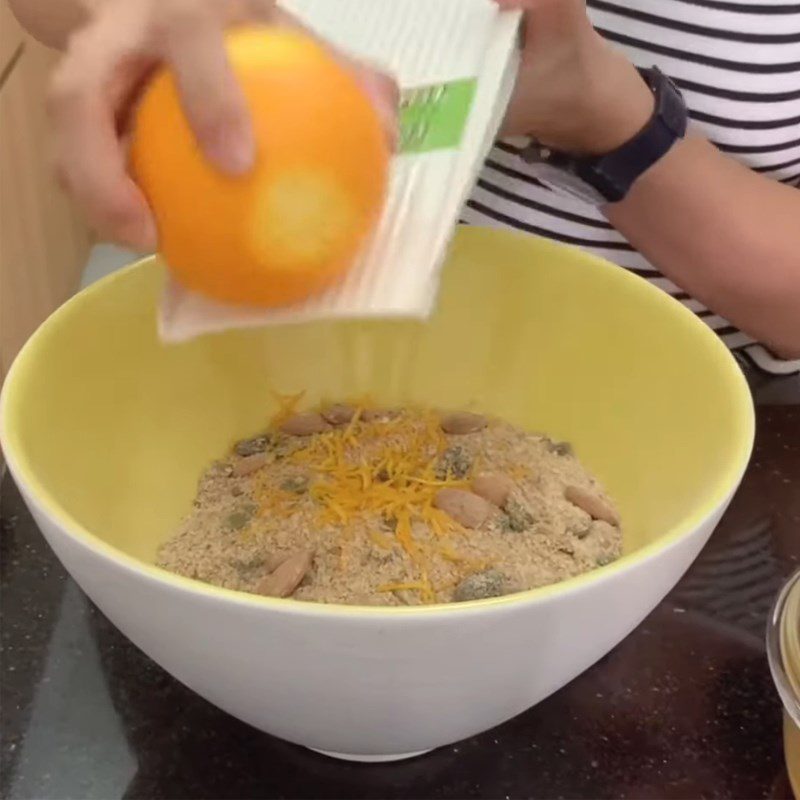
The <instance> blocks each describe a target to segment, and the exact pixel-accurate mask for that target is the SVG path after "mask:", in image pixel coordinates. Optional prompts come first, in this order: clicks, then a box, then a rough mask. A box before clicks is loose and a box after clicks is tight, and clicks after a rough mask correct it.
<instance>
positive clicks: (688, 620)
mask: <svg viewBox="0 0 800 800" xmlns="http://www.w3.org/2000/svg"><path fill="white" fill-rule="evenodd" d="M2 525H3V527H2V533H0V547H1V548H2V550H1V551H0V556H1V558H2V562H1V563H2V575H1V576H0V577H1V582H0V588H1V589H2V620H1V621H2V644H3V662H2V685H1V688H2V705H3V709H2V714H3V722H2V784H1V785H0V792H1V794H2V797H5V798H31V799H33V798H37V800H38V799H39V798H41V799H44V798H48V799H52V800H56V799H57V800H61V799H62V798H63V799H64V800H67V799H68V798H69V799H70V800H71V799H72V798H75V799H77V798H81V799H83V798H85V799H86V800H90V799H91V800H94V799H95V798H96V800H112V799H113V798H123V797H124V798H136V799H137V800H139V799H142V800H144V799H145V798H147V800H150V798H153V799H155V798H512V797H513V798H523V797H536V798H555V797H568V798H599V797H604V798H605V797H629V798H648V799H649V798H653V800H656V799H658V800H661V799H662V798H663V799H666V798H669V799H672V798H700V797H703V798H706V797H707V798H760V797H768V798H788V797H790V791H789V786H788V781H787V778H786V775H785V772H784V766H783V758H782V744H781V738H780V706H779V703H778V700H777V697H776V695H775V693H774V691H773V687H772V683H771V680H770V676H769V670H768V668H767V661H766V657H765V654H764V646H763V630H764V624H765V619H766V615H767V612H768V609H769V607H770V604H771V601H772V598H773V596H774V594H775V592H776V591H777V589H778V587H779V586H780V584H781V583H782V582H783V580H784V579H785V578H786V577H787V576H788V575H789V574H790V573H791V572H792V571H793V570H794V569H795V568H797V567H798V565H800V407H792V406H766V407H762V408H761V409H760V410H759V421H758V439H757V446H756V452H755V456H754V458H753V462H752V465H751V467H750V469H749V471H748V474H747V477H746V479H745V481H744V484H743V485H742V488H741V490H740V492H739V494H738V496H737V497H736V499H735V500H734V503H733V504H732V506H731V508H730V510H729V512H728V513H727V515H726V516H725V519H724V521H723V523H722V524H721V526H720V527H719V529H718V530H717V531H716V532H715V534H714V535H713V537H712V540H711V542H710V544H709V545H708V547H707V548H706V549H705V550H704V552H703V554H702V555H701V557H700V558H699V559H698V561H697V562H696V563H695V565H694V566H693V567H692V569H691V570H690V571H689V573H688V574H687V575H686V577H685V578H684V579H683V581H682V582H681V583H680V584H679V586H678V587H677V588H676V589H675V591H673V592H672V593H671V594H670V595H669V597H667V599H666V600H665V601H664V602H663V603H662V604H661V605H660V606H659V607H658V608H657V609H656V611H655V612H654V613H653V614H652V615H651V616H650V617H648V618H647V620H645V622H644V623H643V624H642V625H641V626H640V627H639V628H638V629H637V630H636V631H635V632H634V633H633V634H631V635H630V636H629V637H628V638H627V639H626V640H625V641H624V642H622V644H620V645H619V646H618V647H617V648H616V649H615V650H613V651H612V652H611V653H610V654H609V655H608V656H606V657H605V658H604V659H603V660H602V661H601V662H599V663H598V664H596V665H595V666H594V667H593V668H591V669H590V670H589V671H588V672H586V673H584V674H583V675H582V676H581V677H579V678H578V679H577V680H575V681H573V682H572V683H571V684H570V685H569V686H567V687H566V688H564V689H562V690H561V691H560V692H558V693H557V694H555V695H553V696H552V697H551V698H549V699H548V700H546V701H544V702H543V703H541V704H540V705H538V706H536V707H535V708H533V709H532V710H530V711H528V712H527V713H525V714H523V715H522V716H521V717H519V718H518V719H516V720H514V721H513V722H510V723H508V724H506V725H504V726H502V727H501V728H499V729H497V730H495V731H491V732H489V733H487V734H484V735H483V736H479V737H477V738H475V739H472V740H469V741H466V742H463V743H461V744H459V745H457V746H454V747H450V748H446V749H443V750H440V751H438V752H436V753H433V754H431V755H429V756H426V757H423V758H420V759H418V760H416V761H411V762H407V763H401V764H395V765H390V766H377V767H365V766H358V765H348V764H339V763H337V762H335V761H330V760H328V759H325V758H323V757H321V756H316V755H313V754H311V753H308V752H306V751H304V750H302V749H300V748H297V747H294V746H291V745H288V744H285V743H283V742H280V741H277V740H275V739H272V738H271V737H269V736H266V735H265V734H262V733H259V732H257V731H255V730H253V729H251V728H249V727H247V726H246V725H244V724H243V723H240V722H238V721H237V720H235V719H233V718H231V717H229V716H228V715H226V714H224V713H223V712H222V711H219V710H217V709H216V708H214V707H213V706H212V705H210V704H209V703H207V702H205V701H204V700H201V699H200V698H199V697H197V696H196V695H194V694H193V693H192V692H190V691H189V690H188V689H186V688H185V687H183V686H182V685H180V684H179V683H177V682H176V681H174V680H173V679H172V678H171V677H170V676H169V675H167V674H166V673H165V672H163V670H161V669H160V668H159V667H157V666H156V665H155V664H153V663H152V662H151V661H150V660H149V659H147V658H146V657H145V656H144V655H142V653H140V652H139V651H138V650H137V649H136V648H135V647H133V645H131V644H130V643H129V642H128V641H127V640H126V639H125V638H124V637H123V636H122V635H121V634H119V633H118V632H117V631H116V629H115V628H114V627H113V626H112V625H111V624H110V623H109V622H108V621H107V620H106V619H105V618H104V617H103V616H102V615H101V614H100V613H99V612H98V611H97V610H96V609H95V608H94V607H93V606H92V605H91V604H90V603H89V602H88V601H87V600H86V598H85V597H84V596H83V594H82V593H81V592H80V590H79V589H78V588H77V587H76V586H75V584H74V583H73V582H72V581H71V580H70V579H69V578H68V577H67V576H66V574H65V573H64V571H63V569H62V568H61V566H60V565H59V563H58V562H57V561H56V559H55V557H54V556H53V555H52V554H51V552H50V551H49V549H48V548H47V546H46V545H45V544H44V541H43V539H42V538H41V536H40V534H39V532H38V530H37V529H36V526H35V524H34V522H33V520H32V519H31V517H30V515H29V514H28V513H27V511H26V510H25V508H24V507H23V505H22V502H21V500H20V498H19V495H18V494H17V491H16V489H15V488H14V486H13V485H12V483H11V481H10V480H5V481H4V484H3V486H2Z"/></svg>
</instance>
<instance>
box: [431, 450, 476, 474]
mask: <svg viewBox="0 0 800 800" xmlns="http://www.w3.org/2000/svg"><path fill="white" fill-rule="evenodd" d="M471 469H472V459H471V458H470V456H469V455H468V454H467V453H466V452H465V450H464V448H463V447H459V446H458V445H455V446H453V447H448V448H447V450H445V451H444V453H442V455H441V456H440V458H439V461H438V462H437V464H436V471H435V472H436V479H437V480H440V481H446V480H453V479H455V480H458V481H460V480H463V479H464V478H466V477H467V475H469V472H470V470H471Z"/></svg>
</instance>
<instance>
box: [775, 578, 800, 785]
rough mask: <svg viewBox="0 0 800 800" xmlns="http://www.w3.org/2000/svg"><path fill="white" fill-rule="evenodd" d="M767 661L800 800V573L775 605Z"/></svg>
mask: <svg viewBox="0 0 800 800" xmlns="http://www.w3.org/2000/svg"><path fill="white" fill-rule="evenodd" d="M767 657H768V658H769V666H770V670H771V671H772V678H773V680H774V681H775V686H776V687H777V689H778V694H779V695H780V697H781V700H782V701H783V742H784V751H785V754H786V768H787V770H788V771H789V780H790V782H791V784H792V790H793V791H794V795H795V797H797V798H798V799H799V800H800V570H798V571H797V572H795V573H794V575H793V576H792V577H791V578H790V579H789V582H788V583H787V584H786V586H784V587H783V589H782V590H781V592H780V594H779V595H778V599H777V600H776V601H775V606H774V607H773V609H772V614H771V616H770V618H769V623H768V626H767Z"/></svg>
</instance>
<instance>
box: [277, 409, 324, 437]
mask: <svg viewBox="0 0 800 800" xmlns="http://www.w3.org/2000/svg"><path fill="white" fill-rule="evenodd" d="M330 428H331V426H330V425H329V424H328V423H327V421H326V420H325V418H324V417H323V416H322V414H317V413H314V412H309V413H306V414H295V415H294V416H293V417H289V419H287V420H286V422H284V423H283V425H281V430H282V431H283V432H284V433H288V434H289V435H290V436H313V435H314V434H315V433H324V432H325V431H328V430H330Z"/></svg>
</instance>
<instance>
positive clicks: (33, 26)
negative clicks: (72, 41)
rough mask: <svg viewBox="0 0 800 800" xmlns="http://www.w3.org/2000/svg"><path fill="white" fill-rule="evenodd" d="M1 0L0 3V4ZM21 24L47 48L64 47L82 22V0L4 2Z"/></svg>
mask: <svg viewBox="0 0 800 800" xmlns="http://www.w3.org/2000/svg"><path fill="white" fill-rule="evenodd" d="M3 1H4V0H0V2H3ZM7 1H8V4H9V5H10V7H11V10H12V11H13V12H14V16H15V17H16V18H17V20H19V23H20V25H22V27H23V28H25V30H26V31H28V33H30V34H31V36H33V37H34V38H35V39H38V40H39V41H40V42H42V43H43V44H46V45H47V46H48V47H55V48H58V49H61V48H63V47H64V46H65V45H66V43H67V40H68V39H69V36H70V34H71V33H72V31H74V30H75V29H76V28H78V27H80V25H81V24H82V23H83V22H84V20H85V19H86V17H87V9H88V7H89V6H88V5H87V3H86V2H84V0H7Z"/></svg>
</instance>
